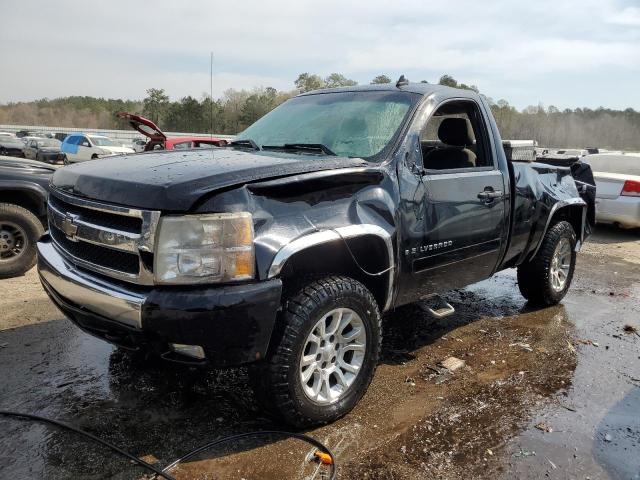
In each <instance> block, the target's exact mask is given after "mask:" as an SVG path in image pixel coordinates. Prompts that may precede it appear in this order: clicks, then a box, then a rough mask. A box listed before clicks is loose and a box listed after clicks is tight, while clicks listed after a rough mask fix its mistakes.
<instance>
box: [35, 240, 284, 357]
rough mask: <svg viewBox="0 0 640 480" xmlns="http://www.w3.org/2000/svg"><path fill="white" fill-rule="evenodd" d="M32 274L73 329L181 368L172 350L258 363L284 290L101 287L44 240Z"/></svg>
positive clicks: (270, 285) (272, 284) (262, 286)
mask: <svg viewBox="0 0 640 480" xmlns="http://www.w3.org/2000/svg"><path fill="white" fill-rule="evenodd" d="M38 271H39V274H40V279H41V281H42V285H43V287H44V289H45V290H46V292H47V294H48V295H49V297H50V298H51V300H52V301H53V302H54V303H55V304H56V306H57V307H58V308H59V309H60V310H61V311H62V312H63V313H64V314H65V315H66V316H67V317H68V318H69V319H70V320H71V321H72V322H73V323H75V324H76V325H77V326H78V327H80V328H81V329H82V330H84V331H85V332H87V333H90V334H91V335H94V336H96V337H99V338H101V339H103V340H106V341H108V342H111V343H114V344H117V345H120V346H123V347H126V348H132V349H138V348H143V347H144V348H151V349H153V350H154V351H156V352H157V353H159V354H161V355H163V356H164V357H166V358H167V359H170V360H179V361H181V360H187V358H181V355H180V354H177V353H175V352H173V351H172V349H171V348H170V344H183V345H197V346H200V347H202V349H203V351H204V353H205V360H204V361H203V362H201V363H208V364H210V365H212V366H231V365H239V364H243V363H248V362H251V361H255V360H259V359H261V358H264V356H265V354H266V352H267V348H268V346H269V340H270V338H271V333H272V331H273V325H274V323H275V317H276V313H277V311H278V308H279V306H280V296H281V291H282V282H281V281H280V280H277V279H275V280H270V281H266V282H259V283H252V284H242V285H233V286H220V287H209V286H205V287H173V288H169V287H166V288H140V287H133V286H128V285H126V284H124V283H115V282H113V281H106V280H104V279H102V278H101V277H98V276H96V275H94V274H90V273H88V272H86V271H84V270H81V269H79V268H77V267H76V266H74V265H72V264H70V263H69V262H68V261H67V260H66V259H64V258H63V257H62V256H61V255H60V253H59V252H58V250H57V249H56V248H55V247H54V245H53V244H52V242H51V239H50V238H49V236H48V235H45V236H44V237H42V239H41V240H40V241H39V242H38Z"/></svg>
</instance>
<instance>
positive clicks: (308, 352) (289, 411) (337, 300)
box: [250, 276, 381, 428]
mask: <svg viewBox="0 0 640 480" xmlns="http://www.w3.org/2000/svg"><path fill="white" fill-rule="evenodd" d="M380 318H381V317H380V312H379V310H378V306H377V304H376V301H375V299H374V298H373V296H372V295H371V293H370V292H369V290H367V288H366V287H365V286H364V285H362V284H361V283H360V282H357V281H356V280H353V279H351V278H348V277H333V276H332V277H326V278H323V279H321V280H316V281H313V282H311V283H309V284H307V285H306V286H305V287H303V288H302V289H300V290H299V291H298V292H296V293H295V294H293V295H291V296H289V297H287V298H285V300H284V308H283V312H282V313H281V314H280V316H279V318H278V323H277V325H276V331H275V332H274V335H273V339H272V344H271V346H270V350H269V354H268V357H267V358H266V359H265V361H264V362H262V363H261V364H257V365H255V366H254V367H253V368H252V369H251V371H250V374H251V379H252V383H253V385H254V389H255V390H256V394H257V396H258V398H259V399H260V400H261V401H262V402H263V403H264V404H265V406H266V407H267V408H268V409H270V410H271V411H273V412H274V413H275V414H276V415H277V416H279V417H280V418H281V419H283V420H284V421H285V422H287V423H289V424H291V425H293V426H295V427H299V428H302V427H307V426H311V425H318V424H323V423H328V422H331V421H334V420H336V419H338V418H340V417H342V416H343V415H345V414H346V413H348V412H349V411H350V410H351V409H352V408H353V407H354V406H355V405H356V403H357V402H358V401H359V400H360V398H362V396H363V395H364V393H365V392H366V390H367V388H368V386H369V384H370V383H371V379H372V378H373V374H374V371H375V369H376V365H377V362H378V357H379V354H380V342H381V325H380V323H381V319H380Z"/></svg>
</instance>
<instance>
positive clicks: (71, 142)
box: [60, 132, 135, 163]
mask: <svg viewBox="0 0 640 480" xmlns="http://www.w3.org/2000/svg"><path fill="white" fill-rule="evenodd" d="M60 150H61V151H62V152H63V153H64V154H65V157H66V158H65V163H76V162H84V161H86V160H95V159H96V158H104V157H110V156H112V155H122V154H126V153H135V150H134V149H133V148H129V147H123V146H122V145H121V144H119V143H118V142H116V141H114V140H112V139H110V138H109V137H105V136H103V135H90V134H85V133H81V132H76V133H71V134H69V136H67V137H66V138H65V139H64V141H63V142H62V146H61V148H60Z"/></svg>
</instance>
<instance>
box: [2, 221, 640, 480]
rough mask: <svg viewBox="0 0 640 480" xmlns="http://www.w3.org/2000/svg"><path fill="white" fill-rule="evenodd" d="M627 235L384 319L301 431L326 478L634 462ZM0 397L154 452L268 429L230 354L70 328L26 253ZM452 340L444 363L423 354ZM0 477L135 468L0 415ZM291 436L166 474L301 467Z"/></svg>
mask: <svg viewBox="0 0 640 480" xmlns="http://www.w3.org/2000/svg"><path fill="white" fill-rule="evenodd" d="M639 240H640V237H639V236H638V235H637V232H626V231H620V230H616V229H610V228H601V229H599V231H598V233H597V234H596V235H595V236H594V237H593V238H592V239H591V241H590V242H589V243H587V244H586V245H585V246H584V248H583V251H582V253H581V254H580V255H579V258H578V268H577V272H576V277H575V279H574V285H573V287H572V289H571V291H570V293H569V295H567V297H566V299H565V300H564V301H563V303H562V304H561V305H559V306H556V307H552V308H548V309H542V310H532V309H530V308H529V307H528V306H527V305H526V303H525V301H524V300H523V299H522V298H521V297H520V295H519V293H518V289H517V285H516V280H515V274H514V272H513V271H506V272H501V273H500V274H499V275H497V276H496V277H494V278H492V279H490V280H487V281H485V282H481V283H479V284H476V285H473V286H471V287H469V288H466V289H464V290H459V291H454V292H449V293H448V294H447V295H446V298H447V299H448V300H449V301H450V302H451V303H452V304H453V305H454V306H455V307H456V313H455V314H454V315H452V316H451V317H448V318H446V319H442V320H438V321H437V320H434V319H432V318H431V317H430V316H429V315H427V314H426V313H425V310H424V305H422V304H421V303H417V304H415V305H411V306H408V307H405V308H402V309H399V310H397V311H396V312H394V313H393V314H392V315H390V316H389V317H388V318H387V319H386V323H385V339H384V342H383V356H382V360H381V362H380V365H379V367H378V371H377V373H376V377H375V379H374V381H373V383H372V385H371V387H370V389H369V391H368V392H367V394H366V396H365V397H364V399H363V401H362V402H361V403H360V404H359V405H358V406H357V407H356V409H355V410H354V411H353V412H352V413H351V414H349V415H347V416H346V417H345V418H343V419H341V420H339V421H338V422H335V423H334V424H332V425H328V426H326V427H323V428H320V429H316V430H313V431H310V432H308V433H310V434H311V435H313V436H314V437H316V438H318V439H320V440H322V441H324V442H326V443H327V444H328V445H329V446H331V447H332V448H333V449H334V451H335V452H336V453H337V457H338V461H339V473H340V476H339V478H341V479H360V478H376V479H405V478H406V479H430V478H444V479H448V478H450V479H454V478H495V477H501V476H503V477H504V478H514V477H516V478H541V477H549V478H586V477H589V478H592V479H597V478H625V479H629V478H630V479H634V478H640V455H638V452H640V424H639V422H640V420H639V418H638V415H637V412H638V411H640V393H639V392H640V362H639V360H640V357H638V354H639V350H640V349H639V346H640V336H637V335H634V334H633V333H627V332H625V331H624V326H625V325H635V326H637V327H640V322H639V320H638V318H640V315H638V314H639V313H640V301H639V298H640V269H639V268H638V266H637V264H638V263H640V241H639ZM0 309H1V310H2V311H3V315H2V318H1V319H0V378H2V379H3V381H2V383H0V408H4V409H13V410H21V411H28V412H33V413H40V414H44V415H48V416H52V417H56V418H60V419H63V420H66V421H71V422H74V423H76V424H78V425H80V426H81V427H82V428H85V429H87V430H89V431H91V432H92V433H94V434H96V435H99V436H101V437H104V438H106V439H108V440H110V441H112V442H113V443H116V444H118V445H121V446H123V447H124V448H125V449H127V450H130V451H132V452H133V453H135V454H136V455H139V456H145V458H146V459H148V460H149V461H158V462H159V464H162V465H164V464H167V463H168V462H169V461H171V460H172V459H174V458H176V457H178V456H180V455H181V454H184V453H185V452H186V451H189V450H191V449H192V448H194V447H196V446H198V445H200V444H203V443H206V442H207V441H210V440H212V439H214V438H218V437H219V436H224V435H229V434H234V433H240V432H247V431H252V430H264V429H282V428H285V427H283V426H282V425H278V424H277V423H274V422H273V421H272V420H270V419H269V418H265V417H264V414H263V412H262V411H261V410H260V409H259V408H258V406H257V405H256V403H255V401H254V399H253V395H252V393H251V391H250V390H249V389H248V388H247V387H246V380H247V378H246V371H244V370H243V369H235V370H227V371H208V372H203V371H201V370H194V369H191V368H186V367H180V366H175V365H169V364H164V363H154V362H144V363H140V362H138V361H137V360H136V359H135V358H134V357H131V356H128V355H123V354H122V353H120V352H118V351H116V350H115V349H114V348H113V347H111V346H110V345H108V344H105V343H103V342H101V341H99V340H97V339H94V338H92V337H90V336H87V335H85V334H84V333H82V332H80V331H79V330H78V329H77V328H75V327H74V326H73V325H71V324H70V322H68V321H67V320H65V319H63V317H62V315H61V314H60V312H58V311H57V310H56V309H55V308H54V307H53V306H52V304H51V303H50V302H49V300H48V299H47V297H46V295H45V294H44V293H43V292H42V289H41V287H40V285H39V283H38V281H37V275H36V273H35V271H30V272H29V273H28V274H27V275H25V276H24V277H21V278H17V279H10V280H2V281H0ZM449 356H455V357H457V358H460V359H462V360H464V361H465V366H464V367H463V368H461V369H460V370H458V371H456V372H455V373H453V374H446V373H441V369H440V368H439V367H438V366H437V365H438V362H440V361H442V360H443V359H445V358H447V357H449ZM0 432H3V434H2V435H0V478H56V479H57V478H60V479H67V478H69V479H70V478H73V479H84V478H86V479H89V478H91V479H94V478H123V479H124V478H140V477H141V475H142V473H143V472H141V471H140V470H138V469H137V468H135V467H134V466H132V465H130V464H129V463H127V462H126V461H123V460H121V459H118V458H116V457H113V456H111V455H110V454H109V453H107V452H104V451H102V450H101V449H99V448H96V447H95V445H92V444H87V443H86V442H84V441H83V440H81V439H78V438H76V437H73V436H70V435H68V434H66V433H60V432H58V431H55V430H50V429H48V428H46V427H43V426H40V425H32V424H26V423H23V422H18V421H14V420H6V419H0ZM310 453H312V451H311V450H310V449H309V448H308V446H307V445H304V444H301V443H299V442H298V441H294V440H281V439H279V438H270V439H266V440H265V439H262V440H260V441H258V439H250V440H249V441H247V442H243V443H236V444H233V445H229V446H227V447H226V448H225V449H217V450H211V451H206V452H204V453H203V454H202V455H200V456H199V457H198V458H196V459H194V460H193V461H190V462H189V463H188V464H185V465H184V466H182V467H180V468H179V469H176V470H174V471H173V474H174V476H175V477H176V478H179V479H217V478H235V479H240V478H245V479H256V478H273V479H276V478H277V479H282V478H308V479H320V478H324V477H323V475H324V474H326V471H325V470H324V469H323V468H320V467H317V466H316V465H315V464H311V463H310V462H309V461H308V456H309V454H310Z"/></svg>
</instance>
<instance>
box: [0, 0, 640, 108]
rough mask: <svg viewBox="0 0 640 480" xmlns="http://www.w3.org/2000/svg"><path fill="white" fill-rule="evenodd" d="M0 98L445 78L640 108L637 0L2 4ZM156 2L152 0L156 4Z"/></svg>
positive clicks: (515, 94)
mask: <svg viewBox="0 0 640 480" xmlns="http://www.w3.org/2000/svg"><path fill="white" fill-rule="evenodd" d="M0 3H1V5H0V8H1V11H2V15H1V17H0V18H1V19H2V22H1V23H2V26H1V27H0V45H2V46H1V47H0V102H3V103H6V102H9V101H19V100H32V99H36V98H43V97H48V98H54V97H59V96H67V95H92V96H100V97H111V98H130V99H140V98H143V97H144V96H145V90H146V89H147V88H150V87H155V88H164V89H165V90H166V91H167V93H168V94H169V95H170V96H171V98H173V99H178V98H180V97H183V96H186V95H192V96H195V97H198V98H199V97H201V96H202V94H203V93H205V92H208V91H209V52H210V51H213V54H214V67H213V71H214V76H213V82H214V86H213V90H214V96H216V97H217V96H219V95H220V94H221V93H222V92H223V91H224V90H225V89H227V88H230V87H233V88H238V89H239V88H252V87H256V86H264V87H267V86H271V87H275V88H277V89H286V90H289V89H292V88H293V80H294V79H295V78H296V77H297V75H298V74H299V73H301V72H311V73H318V74H320V75H323V76H325V75H327V74H329V73H331V72H340V73H343V74H344V75H346V76H347V77H349V78H353V79H355V80H357V81H358V82H360V83H369V81H370V80H371V78H373V77H374V76H375V75H378V74H381V73H385V74H387V75H388V76H390V77H391V78H393V79H396V78H397V77H398V76H399V75H400V74H405V75H406V76H407V77H408V78H409V79H410V80H412V81H420V80H423V79H425V80H428V81H429V82H437V80H438V78H439V77H440V75H442V74H444V73H448V74H450V75H452V76H454V77H455V78H456V79H458V80H459V81H461V82H464V83H470V84H475V85H477V86H478V87H479V88H480V90H481V92H483V93H485V94H486V95H488V96H490V97H492V98H493V99H495V100H498V99H500V98H504V99H506V100H508V101H509V102H510V103H511V104H514V105H516V106H517V107H520V108H522V107H525V106H527V105H531V104H538V102H542V103H544V104H545V105H556V106H558V107H560V108H566V107H572V108H573V107H582V106H587V107H598V106H600V105H602V106H605V107H611V108H626V107H633V108H635V109H637V110H640V88H639V87H640V2H639V1H629V0H534V1H528V2H517V1H515V0H497V1H492V0H486V1H479V0H460V1H455V0H448V1H432V0H429V1H426V0H417V1H406V2H405V1H400V0H396V1H393V2H391V1H389V0H366V1H361V2H355V1H354V2H348V1H346V0H340V1H333V0H324V1H323V2H312V1H306V0H291V1H259V0H247V1H242V0H236V1H224V2H213V1H210V0H202V1H184V0H182V1H175V0H155V1H154V2H148V1H141V0H139V1H136V0H133V1H131V0H128V1H120V0H110V1H101V2H97V1H87V0H78V1H73V0H71V1H57V2H42V1H33V0H19V1H10V0H0ZM152 5H153V6H152Z"/></svg>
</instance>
